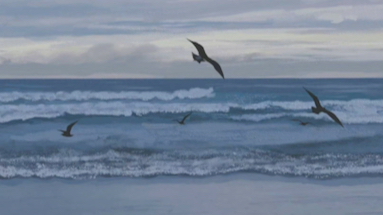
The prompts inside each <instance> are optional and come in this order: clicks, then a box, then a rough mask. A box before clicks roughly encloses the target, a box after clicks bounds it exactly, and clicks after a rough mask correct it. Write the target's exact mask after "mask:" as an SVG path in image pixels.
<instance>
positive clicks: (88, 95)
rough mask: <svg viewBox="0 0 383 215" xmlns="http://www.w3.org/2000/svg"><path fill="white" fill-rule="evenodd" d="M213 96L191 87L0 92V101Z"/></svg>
mask: <svg viewBox="0 0 383 215" xmlns="http://www.w3.org/2000/svg"><path fill="white" fill-rule="evenodd" d="M211 97H214V90H213V88H208V89H203V88H191V89H189V90H176V91H174V92H161V91H147V92H138V91H121V92H108V91H102V92H93V91H72V92H64V91H59V92H6V93H5V92H3V93H0V102H4V103H6V102H14V101H17V100H26V101H32V102H37V101H87V100H142V101H149V100H153V99H158V100H163V101H170V100H174V99H199V98H211Z"/></svg>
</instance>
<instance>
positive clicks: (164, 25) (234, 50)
mask: <svg viewBox="0 0 383 215" xmlns="http://www.w3.org/2000/svg"><path fill="white" fill-rule="evenodd" d="M201 5H203V6H201ZM382 9H383V2H382V1H377V0H366V1H360V0H348V1H340V0H290V1H286V0H275V1H270V0H257V1H254V0H242V1H240V2H238V1H232V0H203V1H201V0H111V1H104V0H66V1H64V0H35V1H30V0H0V45H2V49H3V48H4V51H3V50H2V52H0V70H1V71H2V72H1V73H0V78H1V77H62V76H63V77H65V76H68V77H69V76H70V77H72V76H73V77H96V76H99V77H104V76H105V75H106V76H107V75H109V74H114V75H116V76H118V75H121V76H123V77H158V78H163V77H165V78H170V77H187V78H196V77H211V78H215V77H216V75H217V74H216V73H215V71H214V69H213V68H211V66H210V65H208V64H203V65H198V64H195V63H194V62H191V61H187V60H186V59H187V57H189V55H190V51H194V49H191V48H190V47H188V46H187V45H190V44H187V42H186V41H185V42H183V43H182V42H180V38H182V40H184V38H185V37H189V35H193V36H195V38H196V39H197V40H198V41H202V43H203V44H206V46H207V48H208V49H209V50H212V51H211V52H212V54H213V56H214V57H215V59H216V60H217V61H219V62H222V65H223V66H224V67H225V69H224V71H227V73H228V75H227V76H228V77H282V76H283V77H285V76H288V77H300V76H303V77H316V75H319V76H320V75H322V76H342V77H343V76H344V77H347V75H349V76H356V75H360V76H381V75H380V73H378V68H381V66H382V65H381V63H379V62H380V61H379V60H381V59H382V58H383V54H381V51H380V50H381V49H382V47H381V45H379V44H380V43H379V41H377V39H376V38H377V37H379V36H381V35H380V34H379V32H381V31H382V27H381V26H382V24H383V15H382V13H381V10H382ZM229 30H233V32H236V33H232V32H231V33H230V32H228V31H229ZM251 30H256V31H254V32H250V33H249V31H251ZM258 30H259V31H258ZM221 32H225V35H227V37H226V38H225V39H223V37H224V35H221ZM349 32H353V33H352V34H351V33H350V34H348V33H349ZM229 33H230V34H229ZM252 34H254V35H253V36H252ZM259 34H261V35H262V34H263V36H260V35H259ZM343 34H345V39H344V42H343V41H342V38H340V37H339V36H338V37H336V35H343ZM347 34H348V35H347ZM281 35H283V36H285V37H286V38H283V36H281ZM101 36H102V37H103V38H104V39H99V37H101ZM122 36H126V37H127V38H129V39H132V38H133V39H134V40H133V39H132V41H129V39H127V40H126V41H118V40H116V38H121V37H122ZM351 36H355V37H356V38H359V37H360V38H361V39H360V40H357V39H350V38H351ZM85 37H86V38H89V41H88V40H84V39H83V38H85ZM242 37H243V38H242ZM366 38H368V39H366ZM24 39H25V40H27V41H24ZM370 39H371V41H370ZM20 41H21V42H25V47H23V46H22V45H20V44H19V42H20ZM83 43H84V44H83ZM9 44H13V46H12V45H9ZM186 47H188V49H187V48H186ZM220 49H221V50H223V51H219V50H220ZM241 50H243V53H241ZM209 53H210V51H209ZM184 55H185V57H183V56H184ZM180 56H182V57H180ZM186 56H187V57H186ZM379 66H380V67H379ZM281 68H283V70H284V71H282V70H281ZM363 68H364V69H363ZM230 71H236V72H235V73H234V72H233V73H232V72H230ZM254 71H256V72H254ZM285 71H286V72H285ZM308 71H310V72H308Z"/></svg>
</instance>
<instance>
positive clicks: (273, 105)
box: [0, 100, 383, 124]
mask: <svg viewBox="0 0 383 215" xmlns="http://www.w3.org/2000/svg"><path fill="white" fill-rule="evenodd" d="M323 104H324V105H325V106H326V107H328V108H329V109H330V110H332V111H333V112H334V113H335V114H336V115H337V116H338V117H339V118H340V119H341V120H342V122H344V123H348V124H367V123H383V115H382V114H381V113H380V112H381V111H383V100H351V101H323ZM311 106H312V102H303V101H293V102H282V101H265V102H260V103H255V104H250V105H241V104H238V103H218V102H217V103H195V102H193V103H153V102H122V101H110V102H83V103H69V104H68V103H67V104H28V105H26V104H20V105H14V104H4V105H1V106H0V116H1V117H0V122H1V123H4V122H10V121H14V120H28V119H33V118H56V117H61V116H64V115H65V114H71V115H84V116H90V115H94V116H98V115H102V116H125V117H129V116H132V115H133V114H135V115H138V116H141V115H146V114H162V113H185V112H190V111H194V112H201V113H218V112H221V113H229V114H231V113H232V115H231V116H227V119H232V120H240V121H242V120H247V121H255V122H259V121H264V120H268V119H275V118H281V117H285V116H293V117H310V118H315V119H326V120H330V119H329V118H328V117H327V116H326V115H324V114H320V115H315V114H312V113H310V107H311ZM260 110H262V114H248V113H246V112H249V111H250V113H251V111H253V112H254V111H255V112H256V111H260ZM231 111H233V112H231ZM241 112H242V113H243V115H239V114H241Z"/></svg>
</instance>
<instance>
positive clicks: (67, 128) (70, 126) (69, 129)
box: [66, 121, 78, 132]
mask: <svg viewBox="0 0 383 215" xmlns="http://www.w3.org/2000/svg"><path fill="white" fill-rule="evenodd" d="M77 122H78V121H76V122H74V123H72V124H70V125H68V127H66V131H67V132H70V131H71V130H72V127H73V126H74V125H75V124H76V123H77Z"/></svg>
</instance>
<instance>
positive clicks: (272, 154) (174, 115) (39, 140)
mask: <svg viewBox="0 0 383 215" xmlns="http://www.w3.org/2000/svg"><path fill="white" fill-rule="evenodd" d="M0 86H1V87H0V178H1V179H3V180H4V179H11V178H65V179H73V180H89V179H93V178H103V177H138V178H140V177H142V178H147V177H154V176H160V175H167V176H187V177H210V176H215V175H223V174H235V173H239V172H247V173H257V174H266V175H279V176H288V177H307V178H311V179H313V180H316V179H332V178H344V177H359V176H363V177H375V176H381V175H383V132H382V131H383V79H250V80H249V79H246V80H245V79H243V80H241V79H234V80H230V79H227V80H222V79H207V80H205V79H190V80H189V79H188V80H1V81H0ZM302 87H306V88H307V89H309V90H310V91H312V92H313V93H314V94H316V95H317V96H318V97H319V99H320V100H321V102H322V105H323V106H324V107H326V108H327V109H329V110H331V111H333V112H334V113H335V114H336V115H337V116H338V117H339V119H340V120H341V121H342V122H343V124H344V128H342V127H341V126H339V125H338V124H336V123H335V122H333V121H332V120H331V119H330V118H329V117H328V116H327V115H325V114H323V113H321V114H319V115H316V114H314V113H312V112H311V106H313V105H314V102H313V101H312V99H311V97H310V96H309V95H308V94H307V93H306V92H305V91H304V89H303V88H302ZM189 112H192V114H191V116H190V118H188V119H187V120H186V121H185V125H179V124H178V123H177V122H176V121H174V120H176V119H177V120H181V119H182V118H183V116H184V115H186V114H188V113H189ZM293 119H300V120H302V121H307V122H309V123H310V124H308V125H307V126H301V125H300V124H299V123H298V122H297V121H293ZM76 120H78V123H77V124H76V125H75V126H74V127H73V129H72V133H73V135H74V136H73V137H71V138H67V137H63V136H61V133H60V132H59V131H58V130H59V129H65V128H66V126H67V125H68V124H70V123H72V122H74V121H76Z"/></svg>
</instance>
